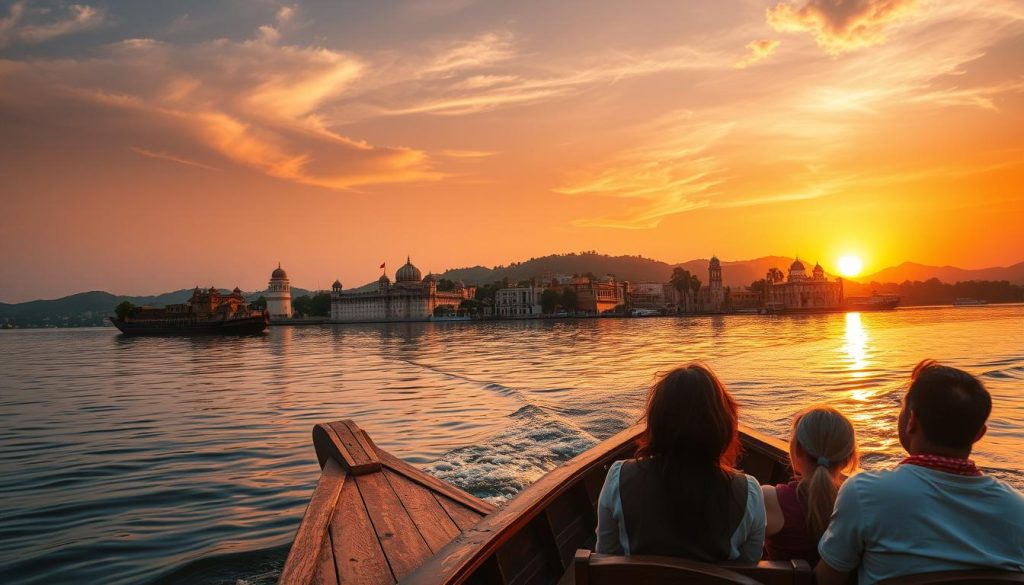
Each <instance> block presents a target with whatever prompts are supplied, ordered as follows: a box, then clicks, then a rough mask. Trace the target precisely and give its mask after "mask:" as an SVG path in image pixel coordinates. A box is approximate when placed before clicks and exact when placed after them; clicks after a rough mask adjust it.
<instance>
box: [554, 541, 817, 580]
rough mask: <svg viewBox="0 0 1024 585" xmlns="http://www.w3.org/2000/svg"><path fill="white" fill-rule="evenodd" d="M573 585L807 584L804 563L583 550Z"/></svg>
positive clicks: (808, 570)
mask: <svg viewBox="0 0 1024 585" xmlns="http://www.w3.org/2000/svg"><path fill="white" fill-rule="evenodd" d="M573 573H574V574H575V583H576V585H613V584H618V583H637V584H643V585H677V584H680V583H686V584H692V585H726V584H738V585H758V584H760V585H811V584H813V583H814V573H813V571H812V570H811V567H810V565H808V564H807V562H806V561H760V562H757V563H735V562H730V563H722V564H719V565H712V564H708V563H700V562H697V561H690V560H686V559H680V558H675V557H664V556H654V555H632V556H620V555H602V554H597V553H593V552H591V551H589V550H586V549H580V550H578V551H576V556H575V558H574V560H573Z"/></svg>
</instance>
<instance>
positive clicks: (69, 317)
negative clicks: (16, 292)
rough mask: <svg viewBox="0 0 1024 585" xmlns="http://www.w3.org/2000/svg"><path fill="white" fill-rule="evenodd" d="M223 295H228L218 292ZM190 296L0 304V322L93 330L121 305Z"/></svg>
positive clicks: (90, 295)
mask: <svg viewBox="0 0 1024 585" xmlns="http://www.w3.org/2000/svg"><path fill="white" fill-rule="evenodd" d="M221 292H223V293H230V292H231V291H229V290H226V289H221ZM260 294H262V293H261V292H255V293H245V295H246V298H248V299H249V300H255V299H256V298H257V297H259V295H260ZM304 294H309V291H307V290H305V289H300V288H292V296H293V297H299V296H302V295H304ZM191 296H192V289H190V288H183V289H180V290H176V291H172V292H167V293H163V294H159V295H150V296H127V295H114V294H111V293H109V292H105V291H98V290H97V291H89V292H83V293H77V294H73V295H70V296H66V297H61V298H59V299H52V300H38V301H28V302H25V303H14V304H10V303H0V322H5V323H11V324H14V325H17V326H19V327H94V326H100V325H104V324H105V323H104V319H105V318H106V317H107V316H109V315H113V314H114V307H116V306H117V305H118V303H121V302H122V301H128V302H130V303H132V304H135V305H154V306H162V305H167V304H171V303H183V302H185V301H186V300H188V298H189V297H191Z"/></svg>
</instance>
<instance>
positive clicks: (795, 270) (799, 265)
mask: <svg viewBox="0 0 1024 585" xmlns="http://www.w3.org/2000/svg"><path fill="white" fill-rule="evenodd" d="M806 279H807V270H806V269H805V268H804V263H803V262H801V261H800V259H799V258H797V259H796V260H794V261H793V263H792V264H790V265H789V279H788V280H789V282H796V281H799V280H806Z"/></svg>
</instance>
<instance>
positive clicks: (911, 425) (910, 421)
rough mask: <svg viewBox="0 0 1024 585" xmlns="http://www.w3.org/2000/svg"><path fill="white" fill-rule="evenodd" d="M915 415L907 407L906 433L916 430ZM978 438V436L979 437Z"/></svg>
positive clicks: (912, 432) (909, 433) (910, 433)
mask: <svg viewBox="0 0 1024 585" xmlns="http://www.w3.org/2000/svg"><path fill="white" fill-rule="evenodd" d="M917 426H918V422H917V415H915V414H914V411H913V410H910V409H909V408H908V409H907V434H908V435H912V434H914V433H916V432H917ZM979 438H980V437H979Z"/></svg>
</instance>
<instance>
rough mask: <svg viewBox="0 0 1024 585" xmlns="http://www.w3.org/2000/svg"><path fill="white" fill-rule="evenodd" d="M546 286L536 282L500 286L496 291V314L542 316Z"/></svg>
mask: <svg viewBox="0 0 1024 585" xmlns="http://www.w3.org/2000/svg"><path fill="white" fill-rule="evenodd" d="M543 293H544V287H542V286H538V285H536V284H528V285H525V286H510V287H507V288H500V289H498V290H497V291H496V292H495V293H494V314H495V315H497V316H498V317H506V318H531V317H540V314H541V312H542V308H541V304H540V297H541V295H542V294H543Z"/></svg>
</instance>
